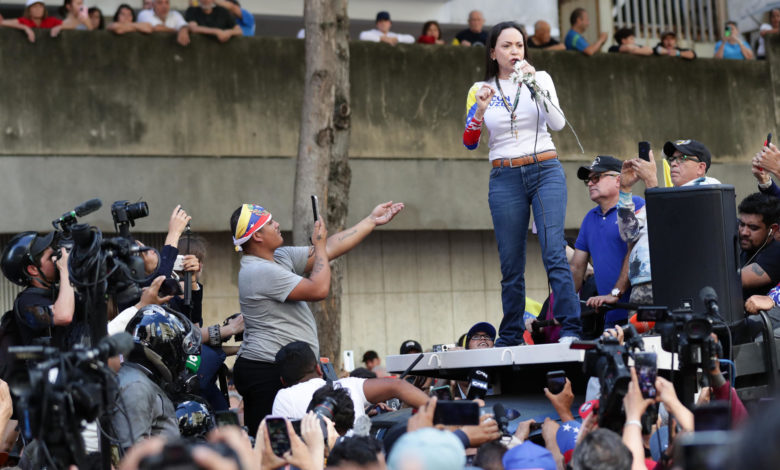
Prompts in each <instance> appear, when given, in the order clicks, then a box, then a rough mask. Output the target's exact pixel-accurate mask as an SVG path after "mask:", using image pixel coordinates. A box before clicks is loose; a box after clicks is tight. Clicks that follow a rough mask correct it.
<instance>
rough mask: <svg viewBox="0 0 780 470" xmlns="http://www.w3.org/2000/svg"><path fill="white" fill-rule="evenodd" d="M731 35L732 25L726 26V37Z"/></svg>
mask: <svg viewBox="0 0 780 470" xmlns="http://www.w3.org/2000/svg"><path fill="white" fill-rule="evenodd" d="M729 36H731V25H729V26H726V37H729Z"/></svg>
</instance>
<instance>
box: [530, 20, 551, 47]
mask: <svg viewBox="0 0 780 470" xmlns="http://www.w3.org/2000/svg"><path fill="white" fill-rule="evenodd" d="M534 38H535V39H536V42H537V43H538V44H546V43H547V42H549V41H550V23H548V22H546V21H544V20H539V21H537V22H536V23H534Z"/></svg>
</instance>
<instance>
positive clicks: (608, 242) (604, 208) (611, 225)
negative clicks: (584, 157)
mask: <svg viewBox="0 0 780 470" xmlns="http://www.w3.org/2000/svg"><path fill="white" fill-rule="evenodd" d="M622 167H623V162H622V161H620V160H618V159H617V158H615V157H610V156H598V157H596V159H595V160H593V163H591V164H590V166H582V167H580V168H579V170H578V171H577V177H578V178H579V179H581V180H583V181H585V184H586V185H587V187H588V193H589V195H590V199H591V201H593V202H595V203H596V204H597V206H596V207H594V208H593V209H591V210H590V211H589V212H588V213H587V214H586V215H585V218H584V219H583V220H582V225H581V226H580V233H579V236H578V237H577V241H576V242H575V244H574V257H573V258H572V261H571V270H572V276H573V277H574V289H575V290H579V289H580V287H581V286H582V281H583V278H584V275H585V268H586V267H587V264H588V258H589V257H591V258H593V272H594V275H595V277H596V287H597V290H598V293H599V295H601V296H603V295H611V296H613V297H615V298H619V299H620V302H628V297H629V292H628V290H629V289H627V288H626V286H628V279H627V275H626V276H621V271H622V268H623V262H624V260H625V258H626V251H627V249H628V247H627V245H626V242H624V241H623V240H622V239H621V238H620V231H619V230H618V220H617V204H618V200H619V199H620V171H621V169H622ZM633 201H634V204H635V206H636V207H637V209H639V208H641V207H643V206H644V205H645V201H644V200H643V199H642V198H640V197H638V196H634V197H633ZM627 316H628V312H626V311H625V310H610V311H609V312H607V316H606V318H605V321H604V326H605V328H610V327H612V326H614V325H615V324H618V323H623V322H625V320H626V319H627Z"/></svg>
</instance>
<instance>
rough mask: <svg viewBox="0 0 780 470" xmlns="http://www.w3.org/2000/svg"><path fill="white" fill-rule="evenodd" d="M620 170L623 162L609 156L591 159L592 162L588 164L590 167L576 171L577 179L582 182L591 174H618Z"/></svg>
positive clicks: (583, 167)
mask: <svg viewBox="0 0 780 470" xmlns="http://www.w3.org/2000/svg"><path fill="white" fill-rule="evenodd" d="M622 168H623V162H621V161H620V160H618V159H617V158H615V157H611V156H609V155H599V156H597V157H596V158H594V159H593V162H592V163H591V164H590V166H581V167H580V168H579V170H577V178H579V179H581V180H582V181H587V180H588V177H589V176H590V174H591V172H593V173H606V172H608V171H617V172H618V173H620V170H621V169H622Z"/></svg>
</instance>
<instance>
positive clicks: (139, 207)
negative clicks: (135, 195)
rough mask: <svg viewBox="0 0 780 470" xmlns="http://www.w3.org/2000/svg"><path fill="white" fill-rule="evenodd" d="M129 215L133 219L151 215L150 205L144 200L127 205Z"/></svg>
mask: <svg viewBox="0 0 780 470" xmlns="http://www.w3.org/2000/svg"><path fill="white" fill-rule="evenodd" d="M126 210H127V216H128V217H130V218H131V219H140V218H141V217H146V216H147V215H149V205H148V204H146V203H145V202H144V201H141V202H136V203H135V204H128V205H127V209H126Z"/></svg>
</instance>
